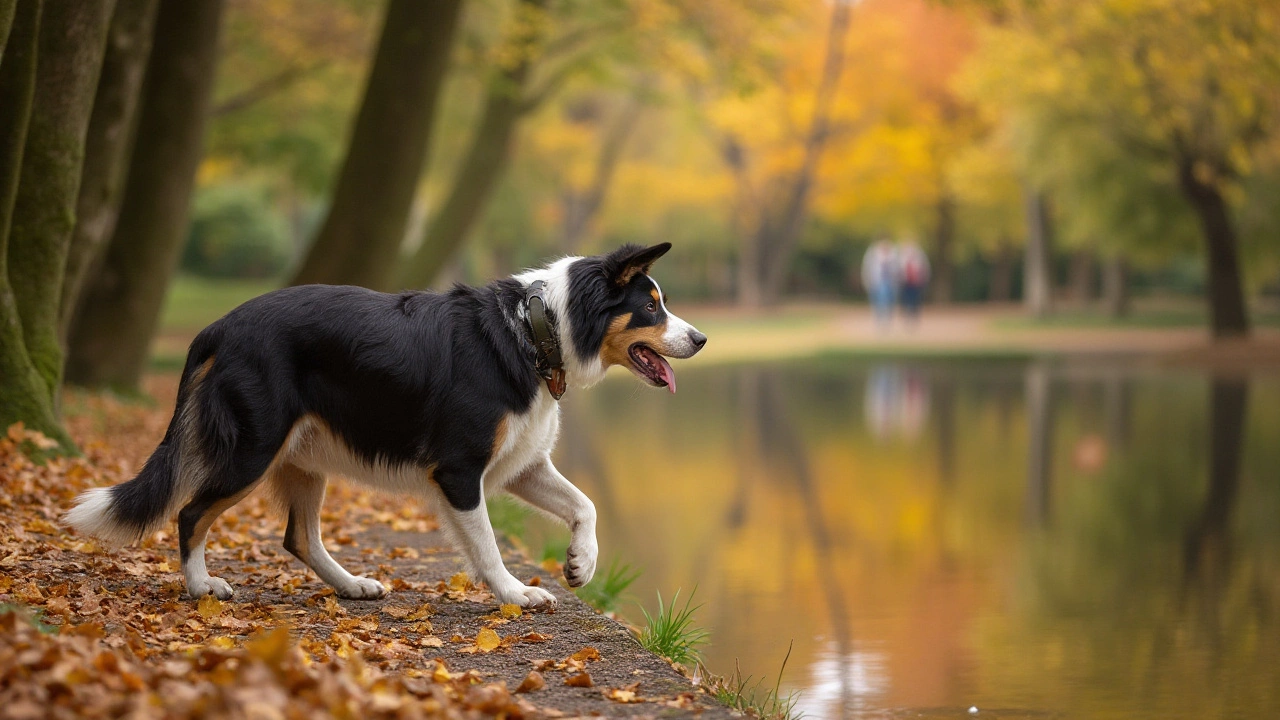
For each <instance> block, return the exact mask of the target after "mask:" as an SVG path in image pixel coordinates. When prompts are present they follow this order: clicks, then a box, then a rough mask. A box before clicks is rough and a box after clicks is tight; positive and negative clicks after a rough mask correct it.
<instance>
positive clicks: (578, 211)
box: [560, 98, 640, 254]
mask: <svg viewBox="0 0 1280 720" xmlns="http://www.w3.org/2000/svg"><path fill="white" fill-rule="evenodd" d="M639 119H640V101H639V98H632V101H631V102H630V103H628V105H627V107H625V108H623V110H622V113H621V114H620V115H619V116H618V118H617V120H616V121H615V122H614V123H613V124H612V125H611V126H609V129H608V130H606V131H605V135H604V141H603V142H601V143H600V153H599V154H598V155H596V166H595V170H594V172H593V173H592V175H591V184H590V185H588V186H587V189H586V191H585V192H582V193H576V192H573V191H569V192H568V193H567V194H566V195H565V197H564V199H563V204H564V232H563V234H562V236H561V238H560V242H561V247H562V248H564V251H565V252H567V253H570V254H574V253H577V252H579V251H581V250H582V244H583V242H584V241H585V240H586V238H587V231H588V230H590V229H591V223H592V222H594V221H595V219H596V216H597V215H599V214H600V208H602V207H604V201H605V198H606V197H608V195H609V187H610V186H611V185H612V184H613V178H614V175H615V171H616V170H617V169H618V162H619V161H621V160H622V151H623V149H624V148H625V147H626V145H627V140H628V139H630V138H631V133H632V132H633V131H634V130H635V129H636V121H638V120H639Z"/></svg>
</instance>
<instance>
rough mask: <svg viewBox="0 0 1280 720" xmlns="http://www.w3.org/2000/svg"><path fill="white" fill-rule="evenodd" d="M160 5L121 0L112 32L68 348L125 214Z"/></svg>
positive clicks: (82, 207)
mask: <svg viewBox="0 0 1280 720" xmlns="http://www.w3.org/2000/svg"><path fill="white" fill-rule="evenodd" d="M155 18H156V0H119V1H118V2H117V4H116V9H115V13H114V15H112V18H111V29H110V30H109V31H108V33H107V47H106V54H105V56H104V57H103V61H102V73H101V75H100V77H99V79H98V89H97V93H96V94H95V95H94V100H93V114H92V115H91V116H90V118H89V131H88V135H87V136H86V137H85V149H84V169H83V171H82V173H81V176H80V197H79V200H78V201H77V202H76V229H75V233H74V234H72V236H71V247H70V248H69V249H68V251H67V269H66V277H65V278H64V279H63V283H62V302H61V305H60V310H59V317H58V337H59V338H61V339H62V341H63V344H65V343H66V338H67V332H68V331H69V329H70V326H71V322H72V317H73V316H74V314H75V310H76V302H77V300H78V299H79V296H80V289H81V287H83V284H84V280H85V277H86V276H87V275H88V274H89V268H90V267H91V266H92V265H93V264H94V262H95V261H96V259H97V258H98V257H99V255H100V254H101V250H102V247H103V245H104V244H105V243H106V241H107V238H109V237H111V231H112V229H113V228H114V227H115V222H116V215H117V213H118V212H119V209H120V189H121V186H122V185H123V182H124V171H125V169H126V168H125V160H126V159H127V158H128V151H129V145H130V143H131V142H132V141H133V124H134V123H133V120H134V111H135V109H136V108H137V105H138V98H139V97H140V95H141V90H142V75H143V72H144V71H145V70H146V67H147V55H148V53H150V52H151V33H152V28H153V26H154V24H155Z"/></svg>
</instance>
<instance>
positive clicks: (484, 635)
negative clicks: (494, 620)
mask: <svg viewBox="0 0 1280 720" xmlns="http://www.w3.org/2000/svg"><path fill="white" fill-rule="evenodd" d="M501 644H502V638H500V637H498V633H496V632H494V631H493V629H492V628H485V629H483V630H481V631H480V632H479V633H477V634H476V647H478V648H480V649H481V650H483V651H484V652H490V651H492V650H494V649H496V648H497V647H498V646H499V645H501Z"/></svg>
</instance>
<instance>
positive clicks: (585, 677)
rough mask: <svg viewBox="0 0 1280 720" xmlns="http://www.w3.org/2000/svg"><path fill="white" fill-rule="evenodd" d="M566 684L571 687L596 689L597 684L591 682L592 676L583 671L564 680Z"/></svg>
mask: <svg viewBox="0 0 1280 720" xmlns="http://www.w3.org/2000/svg"><path fill="white" fill-rule="evenodd" d="M564 684H565V685H568V686H570V687H586V688H589V687H594V686H595V683H593V682H591V675H589V674H588V673H587V671H586V670H583V671H582V672H580V673H574V674H572V675H570V676H569V677H567V678H565V679H564Z"/></svg>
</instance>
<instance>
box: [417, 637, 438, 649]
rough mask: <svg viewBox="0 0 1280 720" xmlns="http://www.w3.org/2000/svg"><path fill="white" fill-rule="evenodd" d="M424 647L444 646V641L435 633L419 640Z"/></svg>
mask: <svg viewBox="0 0 1280 720" xmlns="http://www.w3.org/2000/svg"><path fill="white" fill-rule="evenodd" d="M418 644H419V645H421V646H422V647H444V641H443V640H441V639H440V638H438V637H436V636H435V635H429V636H427V637H424V638H422V639H421V640H419V641H418Z"/></svg>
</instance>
